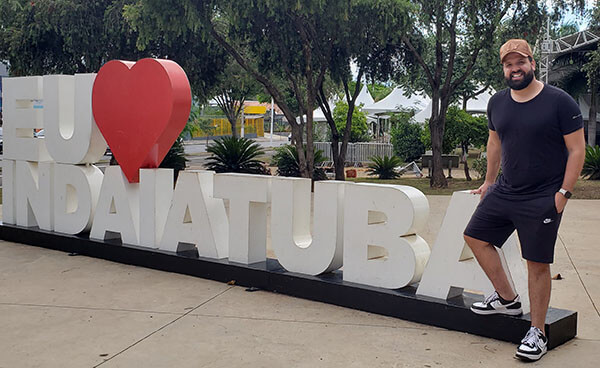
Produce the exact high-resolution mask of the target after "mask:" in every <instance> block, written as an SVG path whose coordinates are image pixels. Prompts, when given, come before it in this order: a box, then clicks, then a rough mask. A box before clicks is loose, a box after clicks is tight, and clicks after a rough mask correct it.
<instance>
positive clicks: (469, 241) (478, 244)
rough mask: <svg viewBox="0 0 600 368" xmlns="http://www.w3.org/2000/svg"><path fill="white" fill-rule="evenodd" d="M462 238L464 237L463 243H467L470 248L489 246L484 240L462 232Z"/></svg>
mask: <svg viewBox="0 0 600 368" xmlns="http://www.w3.org/2000/svg"><path fill="white" fill-rule="evenodd" d="M463 238H464V239H465V243H467V245H468V246H469V248H471V249H472V250H473V249H480V248H484V247H488V246H490V243H488V242H485V241H483V240H479V239H475V238H473V237H470V236H468V235H466V234H463Z"/></svg>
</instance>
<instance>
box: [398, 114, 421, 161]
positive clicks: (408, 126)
mask: <svg viewBox="0 0 600 368" xmlns="http://www.w3.org/2000/svg"><path fill="white" fill-rule="evenodd" d="M410 118H411V114H409V113H407V112H401V113H396V114H392V116H391V117H390V122H391V124H392V129H391V131H390V135H391V136H392V145H393V146H394V153H395V154H396V155H397V156H398V157H399V158H400V159H402V160H403V161H404V162H410V161H413V160H416V159H418V158H419V157H421V155H422V154H423V153H425V146H424V145H423V142H422V141H421V135H422V131H423V128H422V127H421V126H420V125H418V124H415V123H411V121H410Z"/></svg>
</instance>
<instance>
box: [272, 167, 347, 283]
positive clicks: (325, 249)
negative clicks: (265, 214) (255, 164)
mask: <svg viewBox="0 0 600 368" xmlns="http://www.w3.org/2000/svg"><path fill="white" fill-rule="evenodd" d="M310 184H311V180H310V179H301V178H282V177H280V178H277V177H276V178H273V181H272V184H271V188H272V189H271V196H272V201H271V244H272V246H273V250H274V251H275V254H276V255H277V260H278V261H279V263H280V264H281V265H282V266H283V267H284V268H285V269H286V270H288V271H292V272H299V273H304V274H308V275H318V274H320V273H324V272H331V271H333V270H336V269H338V268H340V267H341V266H342V261H343V242H342V241H343V217H344V205H343V201H344V186H345V183H344V182H338V181H325V182H316V183H315V198H314V221H313V224H314V231H313V236H312V237H311V234H310V217H311V216H310V212H311V211H310V204H311V193H310Z"/></svg>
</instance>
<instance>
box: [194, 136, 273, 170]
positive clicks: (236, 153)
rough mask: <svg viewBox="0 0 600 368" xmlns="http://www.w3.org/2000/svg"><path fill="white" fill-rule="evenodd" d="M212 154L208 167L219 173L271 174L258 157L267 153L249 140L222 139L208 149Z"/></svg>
mask: <svg viewBox="0 0 600 368" xmlns="http://www.w3.org/2000/svg"><path fill="white" fill-rule="evenodd" d="M206 151H207V152H209V153H211V156H210V157H209V158H208V162H207V163H206V165H205V166H206V167H207V168H208V169H209V170H213V171H215V172H218V173H224V172H236V173H246V174H267V175H268V174H270V173H268V172H267V171H268V170H267V169H266V168H265V166H264V163H263V162H262V161H261V160H259V159H258V158H257V157H258V156H260V155H263V154H264V153H265V151H264V150H263V149H262V148H261V147H260V145H259V144H258V143H255V142H253V141H252V140H250V139H247V138H237V137H222V138H219V139H217V140H215V142H214V143H213V144H211V145H209V146H208V148H207V149H206Z"/></svg>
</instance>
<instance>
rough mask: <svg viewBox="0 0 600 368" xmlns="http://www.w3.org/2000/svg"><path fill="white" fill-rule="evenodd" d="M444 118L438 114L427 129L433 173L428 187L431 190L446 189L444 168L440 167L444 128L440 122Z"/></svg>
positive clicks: (446, 182)
mask: <svg viewBox="0 0 600 368" xmlns="http://www.w3.org/2000/svg"><path fill="white" fill-rule="evenodd" d="M442 118H444V117H443V116H442V115H441V114H439V115H438V116H437V117H436V118H435V120H432V121H431V122H430V123H429V129H430V131H431V151H432V153H433V162H432V165H433V172H432V174H431V179H430V181H429V185H430V186H431V187H432V188H447V187H448V181H447V180H446V176H444V168H443V166H442V138H443V136H444V130H443V129H444V126H443V125H442V123H441V122H440V120H441V119H442Z"/></svg>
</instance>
